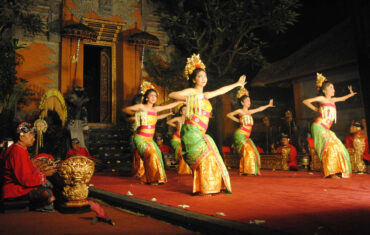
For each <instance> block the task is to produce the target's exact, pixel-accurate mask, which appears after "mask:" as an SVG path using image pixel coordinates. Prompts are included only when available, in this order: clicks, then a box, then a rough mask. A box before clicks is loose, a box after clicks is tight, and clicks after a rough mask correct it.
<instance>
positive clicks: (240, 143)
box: [226, 87, 274, 175]
mask: <svg viewBox="0 0 370 235" xmlns="http://www.w3.org/2000/svg"><path fill="white" fill-rule="evenodd" d="M237 97H238V99H239V102H240V104H241V105H242V106H243V107H242V108H241V109H237V110H235V111H233V112H230V113H228V114H227V115H226V116H227V117H228V118H230V119H231V120H233V121H235V122H238V123H240V127H239V128H238V129H237V130H236V131H235V133H234V141H235V145H236V148H237V150H238V153H239V154H240V163H239V166H240V169H239V172H240V175H261V172H260V167H261V158H260V154H259V153H258V151H257V149H256V146H255V145H254V143H253V140H252V139H251V138H249V137H250V135H251V132H252V127H253V118H252V114H254V113H258V112H261V111H263V110H265V109H267V108H269V107H274V104H273V99H271V100H270V103H269V104H267V105H264V106H261V107H259V108H256V109H249V107H250V106H251V100H250V98H249V93H248V91H247V90H246V89H245V88H244V87H242V88H240V90H239V92H238V95H237ZM235 115H239V118H236V117H235Z"/></svg>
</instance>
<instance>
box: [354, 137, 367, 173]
mask: <svg viewBox="0 0 370 235" xmlns="http://www.w3.org/2000/svg"><path fill="white" fill-rule="evenodd" d="M365 138H366V137H365V136H363V135H356V136H355V138H354V140H353V148H354V154H353V157H351V159H352V158H353V161H351V163H352V171H353V172H358V173H364V172H366V165H365V163H364V160H363V159H362V156H363V154H364V151H365Z"/></svg>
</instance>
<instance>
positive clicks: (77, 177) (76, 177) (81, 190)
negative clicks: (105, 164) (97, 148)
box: [58, 155, 95, 201]
mask: <svg viewBox="0 0 370 235" xmlns="http://www.w3.org/2000/svg"><path fill="white" fill-rule="evenodd" d="M94 169H95V165H94V162H93V161H92V160H90V159H88V158H87V157H84V156H81V155H74V156H72V157H69V158H67V159H66V160H64V161H63V162H61V163H60V165H59V168H58V175H59V176H60V177H61V178H62V179H63V182H64V184H65V186H64V188H63V192H62V194H63V196H64V197H65V199H67V200H68V201H81V200H86V198H87V196H88V193H89V190H88V187H87V185H86V184H87V183H88V182H89V181H90V179H91V177H92V176H93V174H94Z"/></svg>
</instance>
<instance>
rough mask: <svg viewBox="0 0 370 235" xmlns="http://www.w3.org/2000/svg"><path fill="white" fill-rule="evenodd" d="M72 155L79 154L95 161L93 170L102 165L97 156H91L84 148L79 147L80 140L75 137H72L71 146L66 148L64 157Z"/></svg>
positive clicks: (98, 168)
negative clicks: (68, 148)
mask: <svg viewBox="0 0 370 235" xmlns="http://www.w3.org/2000/svg"><path fill="white" fill-rule="evenodd" d="M73 155H81V156H84V157H87V158H89V159H91V160H93V161H94V163H95V171H98V170H100V169H101V167H102V162H101V160H100V159H99V158H96V157H93V156H91V155H90V153H89V152H88V151H87V149H86V148H83V147H80V141H79V140H78V139H77V138H73V139H72V148H71V149H70V150H68V152H67V154H66V159H67V158H69V157H71V156H73Z"/></svg>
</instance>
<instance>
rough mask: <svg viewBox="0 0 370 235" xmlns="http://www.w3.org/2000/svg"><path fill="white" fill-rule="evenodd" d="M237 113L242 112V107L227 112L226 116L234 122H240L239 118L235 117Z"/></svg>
mask: <svg viewBox="0 0 370 235" xmlns="http://www.w3.org/2000/svg"><path fill="white" fill-rule="evenodd" d="M237 114H241V111H240V109H237V110H235V111H232V112H230V113H228V114H226V117H228V118H230V119H231V120H233V121H234V122H237V123H240V121H239V119H238V118H236V117H235V115H237Z"/></svg>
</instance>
